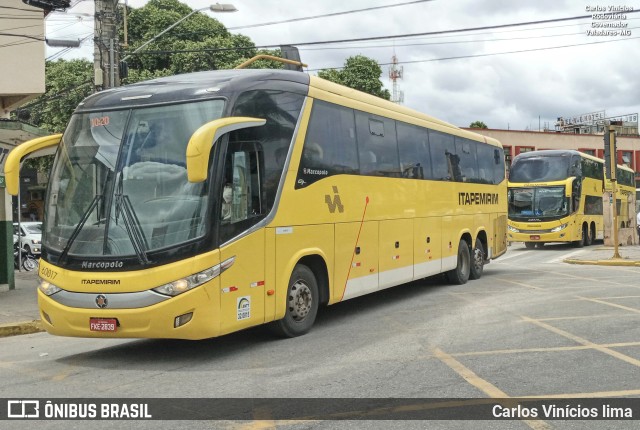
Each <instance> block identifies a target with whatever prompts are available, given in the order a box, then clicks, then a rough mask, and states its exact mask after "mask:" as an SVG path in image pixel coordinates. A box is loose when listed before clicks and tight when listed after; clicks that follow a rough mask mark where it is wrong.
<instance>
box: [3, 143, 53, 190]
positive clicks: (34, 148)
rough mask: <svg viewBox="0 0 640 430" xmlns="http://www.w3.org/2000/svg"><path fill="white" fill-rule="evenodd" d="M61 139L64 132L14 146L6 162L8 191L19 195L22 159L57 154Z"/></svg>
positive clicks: (5, 170)
mask: <svg viewBox="0 0 640 430" xmlns="http://www.w3.org/2000/svg"><path fill="white" fill-rule="evenodd" d="M61 140H62V134H52V135H51V136H45V137H38V138H36V139H31V140H28V141H26V142H24V143H21V144H20V145H18V146H16V147H15V148H13V150H12V151H11V152H10V153H9V156H8V157H7V161H6V162H5V164H4V175H5V178H6V181H7V192H8V193H9V194H11V195H12V196H17V195H18V191H19V185H20V166H21V163H22V161H24V160H25V159H27V158H33V157H41V156H43V155H51V154H55V152H56V150H57V149H58V144H59V143H60V141H61Z"/></svg>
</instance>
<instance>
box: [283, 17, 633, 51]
mask: <svg viewBox="0 0 640 430" xmlns="http://www.w3.org/2000/svg"><path fill="white" fill-rule="evenodd" d="M636 12H640V10H632V11H629V12H625V13H627V14H628V13H636ZM609 15H610V14H609ZM587 18H592V16H591V15H581V16H572V17H568V18H554V19H544V20H541V21H528V22H517V23H513V24H501V25H491V26H484V27H469V28H460V29H457V30H440V31H429V32H424V33H408V34H398V35H395V36H373V37H358V38H354V39H338V40H325V41H320V42H300V43H287V45H293V46H311V45H328V44H333V43H348V42H364V41H369V40H383V39H403V38H406V37H415V36H433V35H440V34H451V33H466V32H470V31H477V30H492V29H496V28H508V27H521V26H524V25H537V24H547V23H551V22H562V21H575V20H580V19H587Z"/></svg>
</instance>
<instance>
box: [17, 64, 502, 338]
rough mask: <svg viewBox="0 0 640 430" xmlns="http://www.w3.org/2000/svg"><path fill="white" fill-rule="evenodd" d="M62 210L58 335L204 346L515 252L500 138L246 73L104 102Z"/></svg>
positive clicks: (65, 159)
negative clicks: (509, 243)
mask: <svg viewBox="0 0 640 430" xmlns="http://www.w3.org/2000/svg"><path fill="white" fill-rule="evenodd" d="M51 149H55V150H57V155H56V159H55V162H54V166H53V168H52V172H51V176H50V183H49V187H48V190H47V196H46V202H45V205H46V214H45V221H44V228H43V230H44V235H43V244H42V259H41V263H40V268H39V276H40V278H41V282H40V286H39V289H38V302H39V308H40V312H41V316H42V323H43V326H44V328H45V329H46V330H47V331H48V332H49V333H52V334H56V335H64V336H81V337H122V338H132V337H144V338H185V339H202V338H209V337H214V336H219V335H223V334H226V333H230V332H234V331H237V330H240V329H244V328H247V327H250V326H255V325H258V324H263V323H267V322H271V323H272V327H273V328H274V330H275V331H276V332H278V333H279V334H281V335H283V336H289V337H292V336H297V335H301V334H304V333H306V332H307V331H308V330H309V329H310V328H311V325H312V324H313V322H314V320H315V317H316V314H317V311H318V308H319V306H321V305H331V304H334V303H337V302H341V301H343V300H347V299H350V298H353V297H357V296H360V295H363V294H367V293H371V292H374V291H378V290H381V289H384V288H388V287H392V286H396V285H400V284H404V283H407V282H410V281H413V280H417V279H422V278H425V277H428V276H431V275H435V274H439V273H445V274H446V276H447V278H448V279H449V281H450V282H452V283H456V284H463V283H465V282H467V279H469V278H472V279H475V278H478V277H480V276H481V275H482V271H483V265H484V264H485V263H486V262H488V261H489V260H490V259H492V258H496V257H498V256H499V255H501V254H502V253H504V252H505V250H506V228H507V204H506V200H505V198H504V197H505V196H506V192H507V181H506V178H505V164H504V154H503V151H502V148H501V147H500V144H499V142H498V141H496V140H493V139H491V138H485V137H483V136H480V135H477V134H474V133H471V132H469V131H464V130H462V129H459V128H457V127H455V126H452V125H450V124H448V123H446V122H443V121H440V120H437V119H435V118H432V117H430V116H427V115H424V114H421V113H418V112H416V111H414V110H411V109H408V108H406V107H402V106H399V105H396V104H394V103H391V102H388V101H385V100H383V99H380V98H377V97H374V96H370V95H367V94H364V93H361V92H358V91H355V90H353V89H349V88H346V87H343V86H340V85H337V84H334V83H331V82H328V81H325V80H322V79H320V78H318V77H315V76H309V75H307V74H305V73H300V72H294V71H284V70H280V71H278V70H227V71H212V72H200V73H195V74H187V75H181V76H174V77H167V78H161V79H157V80H152V81H148V82H143V83H138V84H134V85H129V86H126V87H120V88H115V89H111V90H108V91H103V92H100V93H97V94H94V95H92V96H90V97H88V98H87V99H85V100H84V101H83V102H82V103H81V104H80V105H79V106H78V107H77V109H76V111H75V113H74V114H73V116H72V118H71V120H70V123H69V125H68V127H67V128H66V131H65V132H64V134H63V135H56V136H50V137H47V138H40V139H36V140H34V141H30V142H26V143H24V144H23V145H20V146H18V147H17V148H16V149H14V151H13V152H12V154H11V155H10V157H9V158H10V159H9V161H8V162H7V167H6V170H7V187H8V190H9V191H10V192H16V191H17V170H18V166H19V162H20V160H21V159H24V158H25V157H27V156H30V155H36V154H37V153H38V152H40V151H46V150H51Z"/></svg>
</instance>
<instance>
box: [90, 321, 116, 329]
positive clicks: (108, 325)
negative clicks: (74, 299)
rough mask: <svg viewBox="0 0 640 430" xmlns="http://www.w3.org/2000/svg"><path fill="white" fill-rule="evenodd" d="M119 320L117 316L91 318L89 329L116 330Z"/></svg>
mask: <svg viewBox="0 0 640 430" xmlns="http://www.w3.org/2000/svg"><path fill="white" fill-rule="evenodd" d="M117 328H118V320H116V319H115V318H89V330H91V331H116V330H117Z"/></svg>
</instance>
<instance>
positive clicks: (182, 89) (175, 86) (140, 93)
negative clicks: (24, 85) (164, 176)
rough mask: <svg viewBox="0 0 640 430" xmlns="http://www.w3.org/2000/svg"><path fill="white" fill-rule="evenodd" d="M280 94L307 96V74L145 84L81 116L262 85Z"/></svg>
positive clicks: (222, 73)
mask: <svg viewBox="0 0 640 430" xmlns="http://www.w3.org/2000/svg"><path fill="white" fill-rule="evenodd" d="M267 81H268V82H269V84H268V87H269V88H273V89H276V90H283V91H294V92H298V93H300V92H302V93H303V94H305V95H306V94H307V92H308V87H309V75H307V74H306V73H300V72H293V71H288V70H274V69H238V70H236V69H231V70H214V71H206V72H195V73H185V74H182V75H174V76H168V77H164V78H158V79H152V80H149V81H142V82H138V83H135V84H131V85H125V86H122V87H116V88H110V89H108V90H105V91H101V92H99V93H96V94H92V95H90V96H89V97H87V98H86V99H84V101H83V102H82V103H80V105H79V106H78V108H77V110H76V111H77V112H83V111H94V110H108V109H116V108H117V109H123V108H129V107H138V106H146V105H153V104H159V103H170V102H179V101H193V100H198V99H203V100H204V99H210V98H213V97H216V96H218V95H227V94H230V93H235V92H238V91H241V90H246V89H251V88H260V89H264V86H262V87H261V86H259V84H260V83H261V82H267Z"/></svg>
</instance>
